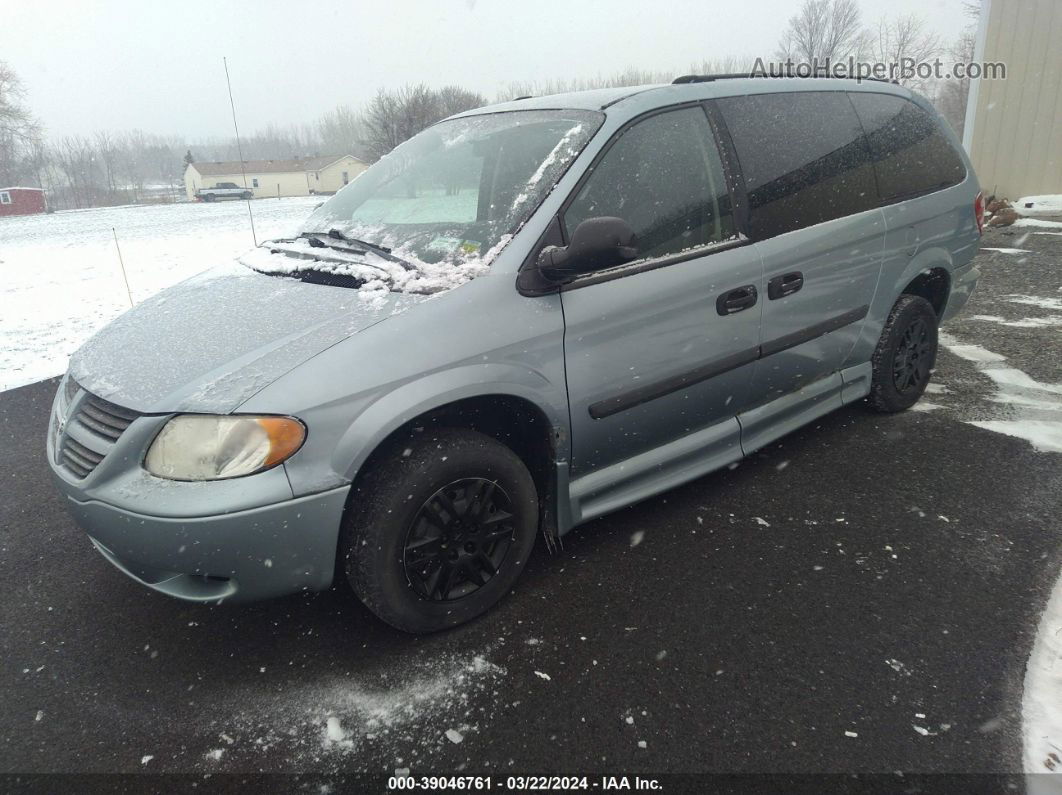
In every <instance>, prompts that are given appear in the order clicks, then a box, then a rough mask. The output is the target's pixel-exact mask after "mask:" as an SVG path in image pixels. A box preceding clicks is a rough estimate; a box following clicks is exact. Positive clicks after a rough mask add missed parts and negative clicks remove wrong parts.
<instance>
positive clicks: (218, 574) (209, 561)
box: [65, 486, 349, 602]
mask: <svg viewBox="0 0 1062 795" xmlns="http://www.w3.org/2000/svg"><path fill="white" fill-rule="evenodd" d="M348 492H349V487H347V486H344V487H342V488H338V489H333V490H331V491H327V492H322V493H320V494H314V495H311V496H308V497H302V498H299V499H292V500H286V501H284V502H280V503H276V504H273V505H267V506H264V507H261V508H254V509H251V510H245V511H238V512H235V513H229V514H222V515H217V516H202V517H195V518H168V517H158V516H146V515H142V514H137V513H134V512H131V511H128V510H125V509H122V508H117V507H115V506H113V505H109V504H107V503H104V502H99V501H95V500H89V501H79V500H77V499H74V498H73V497H71V496H70V495H69V494H67V495H66V500H65V501H66V504H67V507H68V508H69V510H70V512H71V513H72V514H73V516H74V518H75V519H76V520H77V522H78V524H79V525H81V527H82V528H83V529H84V530H85V532H86V533H88V536H89V538H90V539H91V541H92V543H93V544H94V545H95V546H96V548H97V549H98V550H99V552H100V553H101V554H102V555H103V556H104V557H105V558H106V559H107V560H109V561H110V562H111V563H112V564H114V566H115V567H117V568H118V569H119V570H120V571H122V572H124V573H125V574H127V575H128V576H130V577H132V578H133V579H134V580H136V581H137V582H139V583H141V584H142V585H145V586H146V587H148V588H151V589H152V590H154V591H159V592H160V593H165V594H167V595H169V596H174V597H176V598H178V599H183V600H186V601H191V602H208V601H218V600H221V599H224V600H227V601H230V600H231V601H241V602H242V601H254V600H257V599H265V598H268V597H272V596H281V595H284V594H289V593H294V592H296V591H303V590H309V591H318V590H323V589H325V588H328V587H329V586H330V585H331V583H332V574H333V571H334V568H335V555H336V545H337V542H338V537H339V526H340V521H341V519H342V515H343V506H344V505H345V503H346V498H347V493H348Z"/></svg>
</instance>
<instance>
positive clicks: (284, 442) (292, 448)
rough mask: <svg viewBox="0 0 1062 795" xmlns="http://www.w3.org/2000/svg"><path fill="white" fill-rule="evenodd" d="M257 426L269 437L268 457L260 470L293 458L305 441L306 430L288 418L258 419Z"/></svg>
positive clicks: (296, 421)
mask: <svg viewBox="0 0 1062 795" xmlns="http://www.w3.org/2000/svg"><path fill="white" fill-rule="evenodd" d="M257 422H258V424H259V425H261V426H262V428H263V430H265V432H266V435H268V436H269V455H267V456H266V460H265V463H264V464H263V466H262V468H263V469H267V468H269V467H271V466H274V465H276V464H279V463H280V462H281V461H284V460H285V459H287V458H290V457H291V456H293V455H294V454H295V453H296V451H297V450H298V449H299V448H300V447H302V443H303V442H304V441H306V428H305V427H304V426H303V424H302V423H301V422H299V421H298V420H293V419H291V418H289V417H259V418H258V420H257Z"/></svg>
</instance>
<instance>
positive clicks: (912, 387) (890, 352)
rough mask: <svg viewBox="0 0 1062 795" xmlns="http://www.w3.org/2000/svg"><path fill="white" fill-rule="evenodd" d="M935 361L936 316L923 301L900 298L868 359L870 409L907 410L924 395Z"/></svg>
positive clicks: (909, 297) (880, 410) (929, 305)
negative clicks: (869, 360)
mask: <svg viewBox="0 0 1062 795" xmlns="http://www.w3.org/2000/svg"><path fill="white" fill-rule="evenodd" d="M936 360H937V313H936V312H935V311H934V310H933V307H932V305H931V304H930V303H929V301H927V300H926V299H924V298H922V297H920V296H917V295H901V296H900V299H899V300H898V301H897V302H896V303H895V304H894V305H893V307H892V311H890V312H889V316H888V318H887V319H886V320H885V328H883V329H882V330H881V338H880V339H879V340H878V347H877V348H876V349H875V350H874V356H873V357H872V358H871V364H872V365H873V368H874V372H873V378H872V380H871V386H870V396H869V398H868V399H867V401H868V403H869V405H870V407H871V408H872V409H873V410H874V411H879V412H882V413H893V412H897V411H903V410H904V409H909V408H910V407H911V406H913V405H914V404H915V403H917V402H918V399H919V398H920V397H922V393H923V392H925V390H926V385H927V384H928V383H929V378H930V375H931V371H932V369H933V366H934V364H935V363H936Z"/></svg>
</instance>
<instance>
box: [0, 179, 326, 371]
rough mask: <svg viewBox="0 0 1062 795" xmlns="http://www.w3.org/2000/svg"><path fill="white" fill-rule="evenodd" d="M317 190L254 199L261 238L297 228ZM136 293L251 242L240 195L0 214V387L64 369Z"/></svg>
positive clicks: (229, 256) (170, 281)
mask: <svg viewBox="0 0 1062 795" xmlns="http://www.w3.org/2000/svg"><path fill="white" fill-rule="evenodd" d="M320 202H321V198H320V197H319V196H311V197H299V198H289V199H276V200H274V199H267V200H262V201H256V202H252V203H251V208H252V210H253V212H254V220H255V229H256V231H257V233H258V239H259V240H263V239H267V238H271V237H278V236H282V235H284V234H288V233H291V232H293V231H295V230H296V228H297V227H298V226H299V225H300V224H301V222H302V221H303V220H304V219H305V218H306V216H308V215H309V214H310V212H311V211H312V210H313V208H314V207H315V206H316V205H317V204H319V203H320ZM112 228H113V229H114V230H115V232H117V235H118V244H119V246H120V248H121V253H122V259H123V260H124V262H125V269H126V272H127V273H128V276H129V290H130V292H131V293H132V297H133V301H134V302H139V301H142V300H143V299H144V298H147V297H148V296H150V295H153V294H154V293H156V292H158V291H159V290H161V289H163V288H164V287H168V286H170V285H171V284H175V283H176V282H178V281H180V280H182V279H184V278H186V277H188V276H191V275H193V274H196V273H199V272H200V271H202V270H205V269H207V268H209V267H213V266H214V265H217V264H219V263H222V262H225V261H228V260H231V259H232V258H234V257H235V256H236V255H238V254H240V253H242V252H244V251H246V250H248V249H250V248H251V247H252V245H253V242H252V238H251V231H250V225H249V223H248V219H247V205H246V204H245V203H244V202H217V203H212V204H172V205H157V206H146V207H135V206H130V207H109V208H100V209H93V210H76V211H71V212H61V213H55V214H53V215H37V216H29V217H22V218H0V391H2V390H4V389H11V388H13V387H16V386H21V385H23V384H28V383H32V382H34V381H39V380H41V379H43V378H49V377H51V376H54V375H58V374H59V373H62V372H64V371H65V370H66V365H67V359H68V357H69V356H70V354H71V353H73V352H74V351H75V350H77V348H78V347H79V346H80V345H81V343H83V342H84V341H85V340H86V339H88V338H89V337H90V336H91V335H92V334H93V333H94V332H95V331H96V330H97V329H99V328H100V327H101V326H103V325H105V324H106V323H108V322H109V321H111V320H113V319H114V318H115V317H117V316H118V315H120V314H121V313H122V312H124V311H125V310H126V309H128V308H129V297H128V295H127V293H126V289H125V283H124V281H123V279H122V271H121V266H120V265H119V261H118V254H117V251H116V249H115V242H114V233H113V232H112V231H111V230H112Z"/></svg>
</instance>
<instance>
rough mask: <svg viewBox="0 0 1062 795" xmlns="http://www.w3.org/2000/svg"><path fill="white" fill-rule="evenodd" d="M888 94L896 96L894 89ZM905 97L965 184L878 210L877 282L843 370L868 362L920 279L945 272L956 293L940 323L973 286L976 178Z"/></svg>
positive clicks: (914, 97)
mask: <svg viewBox="0 0 1062 795" xmlns="http://www.w3.org/2000/svg"><path fill="white" fill-rule="evenodd" d="M890 93H897V92H896V91H895V89H893V90H892V91H891V92H890ZM907 96H909V97H910V99H911V100H912V101H913V102H915V104H917V105H919V106H920V107H922V108H923V109H924V110H926V111H927V112H929V113H930V114H931V115H932V116H933V118H934V119H936V120H937V123H938V124H939V125H940V126H941V128H942V129H943V131H944V134H945V135H946V137H947V138H948V140H949V141H950V142H951V144H952V146H953V147H954V148H955V149H956V151H957V152H958V153H959V154H960V155H961V157H962V160H963V163H964V164H965V165H966V178H965V179H964V180H963V181H962V182H960V183H959V184H958V185H954V186H952V187H950V188H945V189H944V190H941V191H937V192H935V193H930V194H927V195H925V196H918V197H916V198H913V199H908V200H906V201H903V202H898V203H896V204H890V205H886V206H884V207H882V208H881V209H882V213H883V216H884V220H885V245H884V251H883V255H882V270H881V278H880V280H879V282H878V288H877V290H876V291H875V294H874V299H873V301H872V303H871V307H870V313H869V314H868V316H867V322H866V323H864V325H863V329H862V332H861V334H860V339H859V341H858V342H857V344H856V346H855V348H853V350H852V352H851V354H850V355H849V357H848V360H847V361H846V362H845V366H851V365H855V364H859V363H861V362H865V361H867V360H869V359H870V357H871V355H872V354H873V352H874V348H875V346H876V345H877V343H878V338H879V337H880V336H881V330H882V328H883V327H884V325H885V320H886V318H887V317H888V314H889V310H891V309H892V306H893V304H895V303H896V300H897V299H898V298H899V297H900V294H901V293H902V292H903V291H904V288H906V287H907V285H909V284H910V283H911V282H912V281H914V279H916V278H917V277H918V275H919V274H921V273H923V272H926V271H929V270H932V269H934V268H943V269H945V270H947V271H948V274H949V279H950V283H951V286H952V287H954V288H955V291H954V292H953V293H952V295H951V296H950V297H949V300H948V303H947V305H946V308H945V312H944V317H943V318H942V320H946V319H947V318H949V317H952V316H953V315H954V314H955V313H957V312H958V311H959V310H960V309H961V308H962V306H963V305H964V304H965V302H966V299H967V298H968V297H969V293H970V291H972V289H973V286H974V284H975V283H976V274H973V275H972V277H971V276H970V274H969V273H968V270H969V267H970V263H971V261H972V260H973V258H974V255H976V254H977V250H978V248H979V247H980V237H981V236H980V232H979V231H978V229H977V220H976V218H975V217H974V199H975V198H976V197H977V194H978V192H979V191H980V189H981V188H980V185H979V183H978V181H977V175H976V174H975V173H974V170H973V165H972V164H971V163H970V158H969V157H968V156H967V155H966V152H965V151H964V150H963V148H962V144H961V143H960V142H959V139H958V138H957V137H956V136H955V134H954V132H952V130H951V128H950V127H949V126H948V124H947V122H945V121H944V120H943V119H942V118H941V117H940V115H939V114H938V113H937V112H936V110H935V109H934V108H933V107H932V106H931V105H930V104H929V103H928V101H926V100H925V99H924V98H923V97H921V96H920V95H918V94H914V93H913V92H907Z"/></svg>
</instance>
